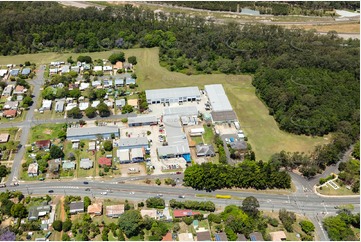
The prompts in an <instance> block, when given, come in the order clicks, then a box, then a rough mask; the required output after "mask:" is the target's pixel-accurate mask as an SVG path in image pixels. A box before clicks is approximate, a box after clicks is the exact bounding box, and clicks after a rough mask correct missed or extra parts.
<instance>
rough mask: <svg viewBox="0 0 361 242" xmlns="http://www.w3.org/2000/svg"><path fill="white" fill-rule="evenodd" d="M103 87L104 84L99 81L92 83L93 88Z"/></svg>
mask: <svg viewBox="0 0 361 242" xmlns="http://www.w3.org/2000/svg"><path fill="white" fill-rule="evenodd" d="M101 85H102V82H101V81H99V80H97V81H93V82H92V87H98V86H101Z"/></svg>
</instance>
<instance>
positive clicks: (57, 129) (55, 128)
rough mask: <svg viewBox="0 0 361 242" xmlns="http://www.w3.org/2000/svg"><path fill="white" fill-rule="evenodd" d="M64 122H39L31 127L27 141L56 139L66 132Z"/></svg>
mask: <svg viewBox="0 0 361 242" xmlns="http://www.w3.org/2000/svg"><path fill="white" fill-rule="evenodd" d="M64 125H65V124H40V125H36V126H34V127H32V128H31V130H30V135H29V143H33V142H35V141H37V140H46V139H50V140H51V139H58V138H59V136H62V135H64V132H65V133H66V129H64Z"/></svg>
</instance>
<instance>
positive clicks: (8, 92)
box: [2, 85, 14, 96]
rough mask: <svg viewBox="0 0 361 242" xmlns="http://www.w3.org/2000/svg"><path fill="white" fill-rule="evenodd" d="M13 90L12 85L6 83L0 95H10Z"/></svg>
mask: <svg viewBox="0 0 361 242" xmlns="http://www.w3.org/2000/svg"><path fill="white" fill-rule="evenodd" d="M13 90H14V85H7V86H6V87H5V88H4V90H3V93H2V95H3V96H11V93H12V92H13Z"/></svg>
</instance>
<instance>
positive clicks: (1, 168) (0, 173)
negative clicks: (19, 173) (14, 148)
mask: <svg viewBox="0 0 361 242" xmlns="http://www.w3.org/2000/svg"><path fill="white" fill-rule="evenodd" d="M7 174H9V171H8V169H7V168H6V166H5V165H0V179H1V178H2V177H6V175H7Z"/></svg>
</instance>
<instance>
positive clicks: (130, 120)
mask: <svg viewBox="0 0 361 242" xmlns="http://www.w3.org/2000/svg"><path fill="white" fill-rule="evenodd" d="M153 122H157V118H156V117H155V116H143V115H141V116H137V117H129V118H128V124H137V123H153Z"/></svg>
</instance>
